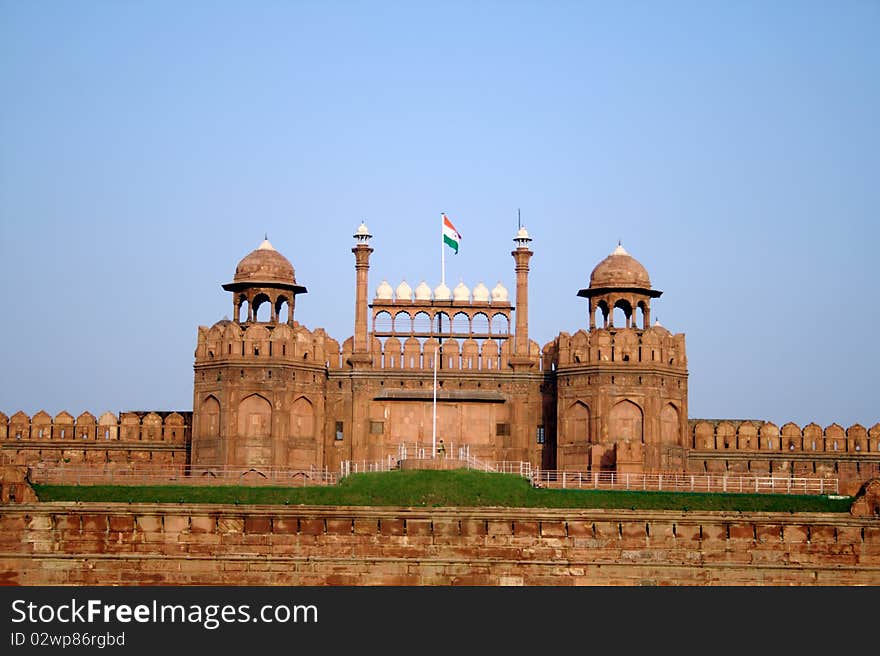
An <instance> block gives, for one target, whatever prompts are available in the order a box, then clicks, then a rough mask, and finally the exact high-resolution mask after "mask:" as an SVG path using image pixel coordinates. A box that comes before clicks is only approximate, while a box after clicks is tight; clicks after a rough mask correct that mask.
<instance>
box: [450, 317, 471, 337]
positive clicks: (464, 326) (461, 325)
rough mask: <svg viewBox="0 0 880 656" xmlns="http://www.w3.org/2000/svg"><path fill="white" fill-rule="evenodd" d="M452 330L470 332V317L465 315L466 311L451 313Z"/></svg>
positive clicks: (460, 332) (461, 332) (459, 332)
mask: <svg viewBox="0 0 880 656" xmlns="http://www.w3.org/2000/svg"><path fill="white" fill-rule="evenodd" d="M452 332H454V333H458V334H463V333H467V334H470V332H471V318H470V317H469V316H468V315H467V313H466V312H456V313H455V314H454V315H452Z"/></svg>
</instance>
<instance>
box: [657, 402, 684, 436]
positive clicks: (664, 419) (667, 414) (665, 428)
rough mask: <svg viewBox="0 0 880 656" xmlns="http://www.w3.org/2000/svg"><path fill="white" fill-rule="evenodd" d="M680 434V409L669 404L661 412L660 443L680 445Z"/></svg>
mask: <svg viewBox="0 0 880 656" xmlns="http://www.w3.org/2000/svg"><path fill="white" fill-rule="evenodd" d="M680 434H681V419H680V417H679V414H678V408H676V407H675V406H674V405H673V404H671V403H667V404H666V405H664V406H663V410H662V411H661V412H660V443H661V444H678V440H679V435H680Z"/></svg>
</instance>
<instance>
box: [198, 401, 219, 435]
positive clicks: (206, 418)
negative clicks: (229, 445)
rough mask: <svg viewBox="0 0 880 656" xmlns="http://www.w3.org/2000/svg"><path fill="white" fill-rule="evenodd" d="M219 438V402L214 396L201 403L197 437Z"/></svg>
mask: <svg viewBox="0 0 880 656" xmlns="http://www.w3.org/2000/svg"><path fill="white" fill-rule="evenodd" d="M219 436H220V402H219V401H218V400H217V398H216V397H215V396H209V397H208V398H206V399H205V400H204V401H202V405H201V408H200V409H199V437H207V438H214V437H219Z"/></svg>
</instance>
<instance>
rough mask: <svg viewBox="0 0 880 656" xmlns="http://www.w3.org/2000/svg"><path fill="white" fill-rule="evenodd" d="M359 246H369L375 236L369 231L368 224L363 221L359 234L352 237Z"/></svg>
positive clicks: (356, 233)
mask: <svg viewBox="0 0 880 656" xmlns="http://www.w3.org/2000/svg"><path fill="white" fill-rule="evenodd" d="M352 236H353V237H354V238H355V239H356V240H357V243H358V244H369V243H370V239H371V238H372V237H373V235H371V234H370V231H369V230H368V229H367V224H366V223H365V222H364V221H361V224H360V225H359V226H358V229H357V232H355V233H354V235H352Z"/></svg>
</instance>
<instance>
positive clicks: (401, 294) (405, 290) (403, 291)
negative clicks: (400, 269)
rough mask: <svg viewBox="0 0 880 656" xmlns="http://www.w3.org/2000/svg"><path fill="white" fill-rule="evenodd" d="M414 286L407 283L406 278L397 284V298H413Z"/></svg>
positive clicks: (407, 299) (399, 299)
mask: <svg viewBox="0 0 880 656" xmlns="http://www.w3.org/2000/svg"><path fill="white" fill-rule="evenodd" d="M412 295H413V292H412V287H410V286H409V285H408V284H406V280H404V281H403V282H402V283H400V284H399V285H398V286H397V300H398V301H411V300H412Z"/></svg>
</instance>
